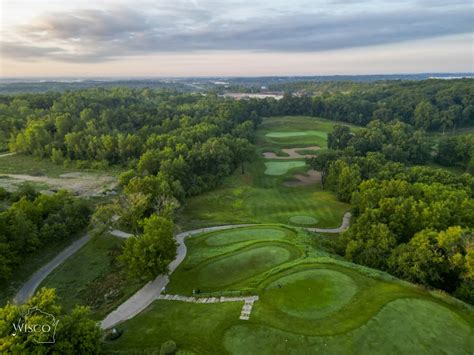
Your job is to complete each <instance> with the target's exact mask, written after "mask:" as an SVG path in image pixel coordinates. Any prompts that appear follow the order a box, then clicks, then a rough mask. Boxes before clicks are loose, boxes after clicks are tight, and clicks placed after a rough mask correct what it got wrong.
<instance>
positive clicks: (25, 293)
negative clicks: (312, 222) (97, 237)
mask: <svg viewBox="0 0 474 355" xmlns="http://www.w3.org/2000/svg"><path fill="white" fill-rule="evenodd" d="M350 219H351V214H350V212H346V213H345V214H344V216H343V219H342V223H341V225H340V226H339V227H337V228H302V229H304V230H307V231H310V232H321V233H341V232H343V231H345V230H346V229H347V228H348V227H349V224H350ZM255 225H259V224H257V223H250V224H249V223H247V224H228V225H221V226H214V227H205V228H199V229H195V230H191V231H186V232H181V233H178V234H176V235H175V240H176V242H177V243H178V248H177V250H176V258H175V259H174V260H173V261H172V262H171V263H170V265H169V267H168V268H169V274H171V273H172V272H173V271H174V270H176V268H177V267H178V266H179V264H181V262H182V261H183V260H184V258H185V257H186V252H187V249H186V245H185V243H184V240H185V239H186V238H187V237H189V236H192V235H195V234H200V233H206V232H213V231H219V230H225V229H233V228H240V227H250V226H255ZM110 234H111V235H113V236H116V237H119V238H128V237H130V236H132V234H129V233H126V232H123V231H120V230H112V231H110ZM89 240H90V237H89V235H87V234H86V235H84V236H83V237H82V238H80V239H78V240H76V241H74V242H73V243H72V244H71V245H69V246H68V247H66V248H65V249H64V250H62V251H61V252H60V253H59V254H58V255H56V257H54V259H52V260H51V261H49V262H48V263H47V264H45V265H44V266H42V267H41V268H40V269H38V270H37V271H36V272H35V273H34V274H33V275H32V276H31V277H30V278H29V279H28V281H26V282H25V283H24V284H23V286H22V287H21V288H20V290H19V291H18V292H17V294H16V296H15V298H14V299H13V301H14V302H15V303H24V302H26V301H27V300H28V298H30V297H31V296H32V295H33V294H34V292H35V290H36V288H37V287H38V286H39V285H40V284H41V282H42V281H43V280H44V279H45V278H46V277H47V276H48V275H49V274H50V273H51V272H52V271H53V270H54V269H55V268H57V267H58V266H59V265H61V264H62V263H63V262H64V261H65V260H66V259H67V258H69V257H70V256H71V255H73V254H74V253H76V252H77V251H78V250H79V249H81V248H82V247H83V246H84V245H85V244H86V243H87V242H88V241H89ZM168 282H169V277H168V275H159V276H158V277H156V279H155V280H153V281H151V282H149V283H147V284H146V285H145V286H143V287H142V288H141V289H140V290H138V291H137V292H136V293H135V294H134V295H132V296H131V297H130V298H129V299H128V300H126V301H125V302H124V303H122V304H121V305H120V306H119V307H118V308H117V309H115V310H114V311H112V312H111V313H110V314H108V315H107V316H106V317H105V318H104V320H102V321H101V323H100V325H101V327H102V328H104V329H108V328H111V327H113V326H114V325H116V324H119V323H121V322H123V321H125V320H128V319H131V318H133V317H134V316H135V315H137V314H138V313H140V312H141V311H143V310H144V309H145V308H146V307H148V306H149V305H150V304H151V303H152V302H153V301H155V300H156V299H158V298H159V296H160V294H161V291H162V290H163V288H164V287H166V285H167V284H168Z"/></svg>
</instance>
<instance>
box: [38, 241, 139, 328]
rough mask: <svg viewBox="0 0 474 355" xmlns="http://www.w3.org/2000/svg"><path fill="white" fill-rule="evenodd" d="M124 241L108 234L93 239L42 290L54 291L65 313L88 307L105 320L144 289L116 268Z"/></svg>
mask: <svg viewBox="0 0 474 355" xmlns="http://www.w3.org/2000/svg"><path fill="white" fill-rule="evenodd" d="M123 241H124V239H123V238H117V237H113V236H109V235H105V236H101V237H98V238H95V239H92V240H91V241H89V242H88V243H87V244H86V245H85V246H84V247H82V248H81V249H80V250H79V251H78V252H77V253H75V254H74V255H72V256H71V257H70V258H69V259H67V260H66V261H65V262H64V263H62V264H61V265H60V266H58V267H57V268H56V269H55V270H54V271H53V272H51V274H49V275H48V276H47V277H46V279H45V280H44V281H43V282H42V283H41V285H40V287H52V288H55V289H56V292H57V295H58V297H59V302H60V304H61V306H62V307H64V309H65V310H68V311H69V310H70V309H71V308H73V306H74V305H76V304H80V305H87V306H90V307H91V309H92V311H93V313H94V316H95V317H96V318H97V319H100V318H102V317H103V316H104V315H105V314H107V313H109V312H110V311H111V310H113V309H114V308H115V307H117V305H119V304H120V303H122V302H123V301H124V300H126V299H127V298H128V297H130V296H131V295H132V294H133V293H134V292H135V291H136V290H138V288H139V287H140V286H141V283H140V282H131V280H128V279H126V278H125V276H124V275H122V274H121V272H120V271H121V270H120V268H119V267H118V266H117V265H116V261H115V260H114V256H116V255H117V254H118V253H119V251H120V248H121V245H122V243H123Z"/></svg>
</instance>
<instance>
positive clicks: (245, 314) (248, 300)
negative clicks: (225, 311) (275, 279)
mask: <svg viewBox="0 0 474 355" xmlns="http://www.w3.org/2000/svg"><path fill="white" fill-rule="evenodd" d="M156 299H157V300H168V301H181V302H191V303H221V302H242V301H243V302H244V306H243V307H242V312H241V313H240V319H242V320H249V318H250V313H252V307H253V304H254V302H255V301H258V296H248V297H186V296H180V295H158V296H157V297H156Z"/></svg>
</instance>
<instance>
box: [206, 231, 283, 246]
mask: <svg viewBox="0 0 474 355" xmlns="http://www.w3.org/2000/svg"><path fill="white" fill-rule="evenodd" d="M285 238H286V233H285V232H284V231H283V230H281V229H274V228H255V229H230V230H227V231H223V232H219V233H215V234H212V235H210V236H209V237H208V238H206V243H207V245H210V246H218V245H227V244H233V243H240V242H246V241H250V240H257V239H258V240H283V239H285Z"/></svg>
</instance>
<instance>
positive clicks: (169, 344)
mask: <svg viewBox="0 0 474 355" xmlns="http://www.w3.org/2000/svg"><path fill="white" fill-rule="evenodd" d="M176 350H177V348H176V343H175V342H174V341H173V340H168V341H166V342H164V343H163V345H161V349H160V355H171V354H176Z"/></svg>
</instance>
